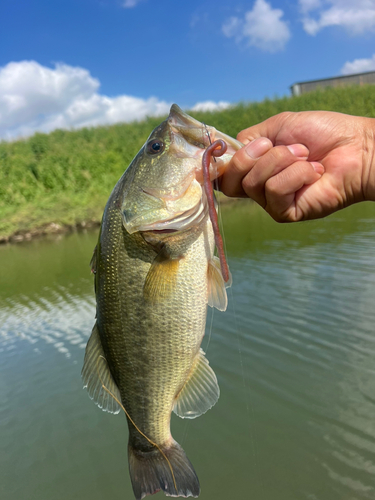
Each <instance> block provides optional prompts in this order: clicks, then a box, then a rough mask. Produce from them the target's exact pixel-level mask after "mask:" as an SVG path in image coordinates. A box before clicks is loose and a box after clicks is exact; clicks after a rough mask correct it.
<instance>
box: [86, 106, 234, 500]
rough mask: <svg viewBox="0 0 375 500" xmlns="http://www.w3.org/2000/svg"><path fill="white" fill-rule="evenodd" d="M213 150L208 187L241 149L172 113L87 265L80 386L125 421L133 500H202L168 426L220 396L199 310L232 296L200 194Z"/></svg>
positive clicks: (117, 198)
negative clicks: (91, 295) (150, 498)
mask: <svg viewBox="0 0 375 500" xmlns="http://www.w3.org/2000/svg"><path fill="white" fill-rule="evenodd" d="M217 140H219V141H220V142H222V141H224V143H225V146H226V152H225V153H224V154H222V152H220V153H218V155H219V154H220V155H221V156H220V157H217V158H211V159H210V158H209V159H208V160H207V159H206V161H207V162H208V169H207V172H206V175H208V176H209V182H210V181H211V182H212V181H213V180H214V179H216V178H217V177H218V176H220V175H221V174H222V173H223V172H224V171H225V168H226V166H227V164H228V162H229V161H230V159H231V158H232V156H233V154H234V153H235V151H237V150H238V149H239V148H240V147H241V146H242V144H241V143H239V142H238V141H236V140H235V139H233V138H232V137H229V136H227V135H226V134H224V133H222V132H220V131H217V130H216V129H215V128H214V127H210V126H208V125H204V124H202V123H201V122H199V121H198V120H196V119H195V118H193V117H191V116H189V115H188V114H186V113H185V112H184V111H182V110H181V109H180V108H179V107H178V106H177V105H176V104H174V105H173V106H172V107H171V109H170V113H169V116H168V118H167V119H166V120H164V121H163V122H162V123H161V124H160V125H159V126H157V127H156V128H155V129H154V130H153V131H152V133H151V134H150V136H149V137H148V139H147V141H146V142H145V144H144V145H143V147H142V148H141V149H140V151H139V152H138V154H137V155H136V156H135V158H134V159H133V161H132V162H131V164H130V165H129V167H128V168H127V169H126V170H125V172H124V174H123V176H122V177H121V179H120V180H119V181H118V183H117V184H116V186H115V187H114V189H113V191H112V193H111V195H110V197H109V199H108V202H107V204H106V207H105V209H104V213H103V218H102V223H101V228H100V233H99V239H98V243H97V246H96V247H95V250H94V254H93V258H92V261H91V266H92V271H93V273H94V283H95V295H96V322H95V325H94V327H93V330H92V333H91V336H90V338H89V341H88V343H87V346H86V351H85V358H84V364H83V369H82V379H83V383H84V387H85V388H86V389H87V391H88V394H89V396H90V398H91V399H93V400H94V402H95V403H96V404H97V405H98V406H99V407H100V408H102V409H103V410H104V411H107V412H111V413H119V412H120V411H121V409H123V410H124V411H125V413H126V418H127V423H128V429H129V441H128V462H129V473H130V478H131V483H132V486H133V491H134V496H135V498H136V499H137V500H141V499H142V498H144V497H145V496H146V495H151V494H154V493H156V492H158V491H160V490H162V491H163V492H164V493H165V494H166V495H167V496H174V497H177V496H179V497H185V498H186V497H189V496H191V497H195V498H196V497H198V495H199V493H200V484H199V479H198V477H197V474H196V472H195V470H194V467H193V465H192V464H191V462H190V461H189V459H188V458H187V456H186V454H185V452H184V450H183V448H182V447H181V446H180V445H179V444H178V443H177V442H176V441H175V440H174V439H173V437H172V434H171V430H170V422H171V414H172V411H173V412H174V413H175V414H177V415H178V416H179V417H181V418H190V419H191V418H196V417H198V416H200V415H202V414H203V413H205V412H206V411H208V410H209V409H210V408H211V407H212V406H213V405H214V404H215V403H216V402H217V400H218V398H219V394H220V390H219V386H218V382H217V378H216V375H215V373H214V371H213V369H212V368H211V366H210V365H209V362H208V360H207V358H206V356H205V353H204V352H203V350H202V349H201V343H202V339H203V336H204V332H205V324H206V314H207V305H209V306H211V307H215V308H217V309H218V310H220V311H224V310H225V309H226V307H227V300H228V299H227V293H226V287H228V286H230V284H231V278H228V277H227V282H225V281H224V278H223V274H222V269H221V265H220V261H219V259H218V257H216V256H215V255H214V252H215V235H214V231H213V227H212V222H211V219H210V216H209V206H208V205H209V203H208V201H207V200H208V198H207V195H206V192H205V189H204V188H203V183H204V178H203V171H202V158H203V156H204V153H205V151H206V150H207V151H208V149H207V148H208V147H210V145H212V144H214V143H215V141H217ZM215 147H216V146H212V147H211V149H215ZM223 151H224V150H223Z"/></svg>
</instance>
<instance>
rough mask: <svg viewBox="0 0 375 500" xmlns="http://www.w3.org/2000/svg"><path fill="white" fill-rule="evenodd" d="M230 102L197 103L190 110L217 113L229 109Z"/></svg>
mask: <svg viewBox="0 0 375 500" xmlns="http://www.w3.org/2000/svg"><path fill="white" fill-rule="evenodd" d="M230 105H231V104H230V102H227V101H219V102H214V101H203V102H197V104H195V105H194V106H193V107H192V108H191V111H219V110H221V109H226V108H229V106H230Z"/></svg>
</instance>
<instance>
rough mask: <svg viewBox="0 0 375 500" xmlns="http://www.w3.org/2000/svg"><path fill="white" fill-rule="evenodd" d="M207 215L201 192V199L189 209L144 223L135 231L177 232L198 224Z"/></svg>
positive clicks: (206, 206) (204, 198) (203, 196)
mask: <svg viewBox="0 0 375 500" xmlns="http://www.w3.org/2000/svg"><path fill="white" fill-rule="evenodd" d="M207 216H208V205H207V199H206V196H205V194H204V193H202V200H201V201H200V202H199V203H197V205H196V206H195V207H194V208H192V209H191V210H187V211H186V212H182V213H180V214H177V215H174V216H172V217H171V218H170V219H164V220H160V221H157V222H154V223H152V224H144V225H141V226H139V227H138V229H137V231H140V232H145V231H157V232H164V233H167V232H177V231H184V230H187V229H189V228H190V227H191V226H193V225H195V224H199V223H200V222H202V221H203V219H204V218H205V217H207Z"/></svg>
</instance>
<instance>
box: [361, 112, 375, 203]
mask: <svg viewBox="0 0 375 500" xmlns="http://www.w3.org/2000/svg"><path fill="white" fill-rule="evenodd" d="M362 191H363V196H364V199H365V200H367V201H375V118H363V146H362Z"/></svg>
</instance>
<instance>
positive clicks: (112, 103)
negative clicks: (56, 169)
mask: <svg viewBox="0 0 375 500" xmlns="http://www.w3.org/2000/svg"><path fill="white" fill-rule="evenodd" d="M99 86H100V83H99V81H98V80H97V79H96V78H93V77H92V76H91V75H90V73H89V71H87V70H86V69H83V68H78V67H72V66H68V65H66V64H56V65H55V68H53V69H51V68H47V67H45V66H42V65H40V64H38V63H37V62H35V61H22V62H11V63H9V64H7V65H6V66H4V67H1V68H0V138H3V139H11V138H14V137H18V136H27V135H31V134H32V133H34V132H35V131H42V132H49V131H51V130H54V129H56V128H79V127H85V126H94V125H99V124H101V125H103V124H111V123H115V122H120V121H123V122H128V121H133V120H141V119H143V118H145V117H146V116H158V115H163V114H167V113H168V111H169V106H170V103H167V102H165V101H161V100H159V99H157V98H156V97H150V98H148V99H141V98H138V97H133V96H128V95H121V96H118V97H113V98H111V97H107V96H105V95H101V94H99V93H98V89H99Z"/></svg>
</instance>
